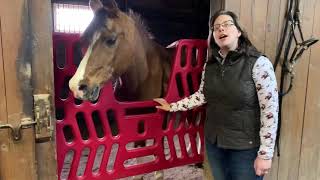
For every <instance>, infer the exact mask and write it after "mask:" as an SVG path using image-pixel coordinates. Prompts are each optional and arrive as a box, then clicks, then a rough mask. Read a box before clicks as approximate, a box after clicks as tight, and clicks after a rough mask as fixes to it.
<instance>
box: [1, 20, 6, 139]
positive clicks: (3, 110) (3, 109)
mask: <svg viewBox="0 0 320 180" xmlns="http://www.w3.org/2000/svg"><path fill="white" fill-rule="evenodd" d="M5 123H7V104H6V90H5V84H4V67H3V57H2V38H1V16H0V124H5ZM0 133H1V132H0Z"/></svg>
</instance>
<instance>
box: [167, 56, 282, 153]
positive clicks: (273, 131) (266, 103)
mask: <svg viewBox="0 0 320 180" xmlns="http://www.w3.org/2000/svg"><path fill="white" fill-rule="evenodd" d="M205 66H206V64H205V65H204V68H203V69H205ZM204 76H205V71H202V78H201V83H200V86H199V89H198V91H197V92H195V93H194V94H192V95H190V96H189V97H186V98H184V99H182V100H180V101H178V102H175V103H171V104H170V111H171V112H176V111H187V110H190V109H193V108H195V107H198V106H201V105H203V104H205V103H206V99H205V96H204V94H203V85H204ZM252 79H253V81H254V83H255V86H256V90H257V95H258V100H259V105H260V109H261V111H260V112H261V116H260V117H261V119H260V120H261V128H260V141H261V144H260V148H259V151H258V156H259V157H260V158H262V159H271V158H272V157H273V152H274V146H275V140H276V135H277V127H278V108H279V107H278V102H279V101H278V89H277V81H276V76H275V73H274V70H273V66H272V63H271V62H270V60H269V59H268V58H267V57H265V56H260V57H259V58H258V59H257V61H256V63H255V64H254V66H253V69H252Z"/></svg>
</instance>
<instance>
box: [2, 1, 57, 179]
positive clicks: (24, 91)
mask: <svg viewBox="0 0 320 180" xmlns="http://www.w3.org/2000/svg"><path fill="white" fill-rule="evenodd" d="M51 22H52V19H51V1H50V0H49V1H43V0H3V1H1V2H0V86H1V87H0V101H1V102H0V125H4V124H10V125H12V126H13V127H17V126H18V125H19V124H20V123H21V120H22V119H23V118H30V119H31V120H33V119H34V114H33V94H50V95H51V107H52V109H51V112H52V114H51V118H52V119H54V114H53V112H54V101H53V97H54V96H53V95H54V86H53V68H52V67H53V65H52V63H53V60H52V59H53V57H52V28H51V27H52V23H51ZM21 133H22V136H21V139H20V140H19V141H15V140H13V138H12V136H11V131H10V130H7V129H0V159H1V161H0V179H10V180H16V179H17V180H20V179H25V180H28V179H30V180H36V179H39V180H42V179H46V180H56V179H57V175H56V169H57V166H56V158H55V141H54V138H52V139H51V141H49V142H45V143H36V141H35V129H34V127H33V126H31V127H30V128H27V129H23V130H22V131H21ZM53 134H54V133H53Z"/></svg>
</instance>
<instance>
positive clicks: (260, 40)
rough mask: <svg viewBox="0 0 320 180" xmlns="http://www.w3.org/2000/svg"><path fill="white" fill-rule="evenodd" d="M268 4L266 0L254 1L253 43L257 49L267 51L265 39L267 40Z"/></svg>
mask: <svg viewBox="0 0 320 180" xmlns="http://www.w3.org/2000/svg"><path fill="white" fill-rule="evenodd" d="M268 2H269V1H266V0H253V1H252V5H251V6H252V12H253V14H254V16H252V33H253V34H252V36H251V37H252V43H253V44H254V45H255V46H256V48H257V49H258V50H259V51H261V52H264V51H265V43H264V42H265V40H266V39H265V38H266V26H267V24H266V21H267V13H268V8H266V7H268Z"/></svg>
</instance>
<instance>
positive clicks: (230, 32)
mask: <svg viewBox="0 0 320 180" xmlns="http://www.w3.org/2000/svg"><path fill="white" fill-rule="evenodd" d="M211 26H212V27H211V28H212V31H213V37H214V40H215V42H216V43H217V45H218V46H219V47H220V49H223V50H228V51H229V50H235V49H236V48H237V47H238V39H239V37H240V35H241V32H240V31H239V30H238V29H237V27H236V26H235V25H234V22H233V19H232V17H231V16H229V15H220V16H218V17H217V18H216V20H215V21H214V23H213V24H212V25H211Z"/></svg>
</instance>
